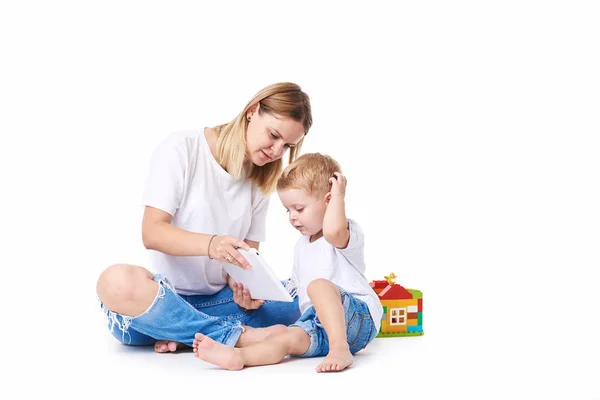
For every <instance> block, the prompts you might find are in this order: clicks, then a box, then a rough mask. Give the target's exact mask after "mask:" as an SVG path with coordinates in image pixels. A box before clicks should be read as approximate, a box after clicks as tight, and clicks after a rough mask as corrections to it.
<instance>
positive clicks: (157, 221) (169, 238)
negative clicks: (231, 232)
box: [142, 206, 249, 268]
mask: <svg viewBox="0 0 600 400" xmlns="http://www.w3.org/2000/svg"><path fill="white" fill-rule="evenodd" d="M171 219H172V217H171V214H169V213H168V212H165V211H162V210H159V209H158V208H154V207H150V206H146V208H145V209H144V217H143V219H142V241H143V243H144V246H145V247H146V248H147V249H151V250H156V251H160V252H161V253H165V254H168V255H171V256H210V257H212V258H213V259H215V260H217V261H221V262H228V263H230V264H234V265H237V266H239V267H242V268H246V267H249V265H248V261H246V259H245V258H244V257H242V255H241V254H240V253H239V252H238V251H237V250H236V248H238V247H241V248H243V249H246V250H248V247H249V246H248V244H246V243H245V242H244V241H242V240H239V239H237V238H234V237H233V236H216V235H212V234H210V233H209V234H206V233H195V232H189V231H186V230H183V229H180V228H177V227H176V226H174V225H172V224H171ZM213 236H215V237H214V238H213ZM211 239H212V240H211ZM209 244H210V250H209V248H208V246H209ZM228 256H231V257H233V258H230V259H226V257H228Z"/></svg>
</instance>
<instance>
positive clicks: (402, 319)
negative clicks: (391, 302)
mask: <svg viewBox="0 0 600 400" xmlns="http://www.w3.org/2000/svg"><path fill="white" fill-rule="evenodd" d="M390 325H406V308H390Z"/></svg>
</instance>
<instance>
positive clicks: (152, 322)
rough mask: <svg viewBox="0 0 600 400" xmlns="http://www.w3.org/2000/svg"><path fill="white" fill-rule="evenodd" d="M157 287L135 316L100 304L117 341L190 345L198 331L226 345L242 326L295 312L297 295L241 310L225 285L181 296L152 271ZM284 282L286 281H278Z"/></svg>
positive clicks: (285, 320)
mask: <svg viewBox="0 0 600 400" xmlns="http://www.w3.org/2000/svg"><path fill="white" fill-rule="evenodd" d="M154 280H155V281H156V282H158V284H159V288H158V293H157V295H156V298H155V299H154V302H153V303H152V305H150V307H149V308H148V309H147V310H146V311H144V312H143V313H142V314H141V315H139V316H137V317H131V316H126V315H121V314H118V313H115V312H112V311H110V310H109V309H107V308H106V307H105V306H104V304H101V307H102V309H103V310H104V312H105V314H106V315H107V317H108V328H109V329H110V331H111V333H112V334H113V336H114V337H115V338H116V339H117V340H119V341H120V342H122V343H124V344H127V345H133V346H143V345H151V344H154V343H155V342H156V341H157V340H172V341H175V342H179V343H185V344H187V345H188V346H191V345H192V342H193V340H194V335H195V334H196V333H198V332H200V333H202V334H203V335H206V336H208V337H210V338H211V339H213V340H215V341H217V342H219V343H223V344H225V345H228V346H234V345H235V344H236V343H237V341H238V339H239V337H240V335H241V334H242V331H243V328H242V327H241V325H247V326H251V327H253V328H262V327H266V326H270V325H275V324H284V325H289V324H291V323H292V322H294V321H295V320H296V319H297V318H298V317H299V316H300V311H299V308H298V297H296V296H293V297H294V301H293V302H291V303H286V302H279V301H265V302H264V304H263V305H262V306H261V307H260V308H258V309H257V310H249V311H244V310H242V309H241V308H240V307H238V305H237V304H235V302H234V301H233V292H232V291H231V289H230V288H229V285H226V286H225V287H224V288H223V289H221V290H220V291H219V292H217V293H215V294H212V295H198V296H185V295H179V294H177V293H175V291H174V290H173V288H172V287H171V285H170V284H169V282H168V281H167V280H166V279H165V278H163V277H162V276H160V275H155V276H154ZM282 284H283V285H284V286H285V285H286V284H287V281H284V282H282Z"/></svg>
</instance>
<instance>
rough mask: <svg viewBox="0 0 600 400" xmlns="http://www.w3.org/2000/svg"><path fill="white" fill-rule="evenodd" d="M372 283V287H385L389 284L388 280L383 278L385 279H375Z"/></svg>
mask: <svg viewBox="0 0 600 400" xmlns="http://www.w3.org/2000/svg"><path fill="white" fill-rule="evenodd" d="M370 285H371V287H372V288H373V289H385V288H386V287H387V286H388V285H389V283H388V281H386V280H383V281H373V282H371V283H370Z"/></svg>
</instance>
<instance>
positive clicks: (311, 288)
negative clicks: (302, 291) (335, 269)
mask: <svg viewBox="0 0 600 400" xmlns="http://www.w3.org/2000/svg"><path fill="white" fill-rule="evenodd" d="M331 289H335V290H338V288H337V286H336V285H335V284H333V283H332V282H331V281H328V280H327V279H323V278H319V279H315V280H314V281H312V282H311V283H309V284H308V286H307V288H306V293H307V294H308V297H311V298H312V297H314V296H318V295H319V294H320V293H323V291H324V290H331Z"/></svg>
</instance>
